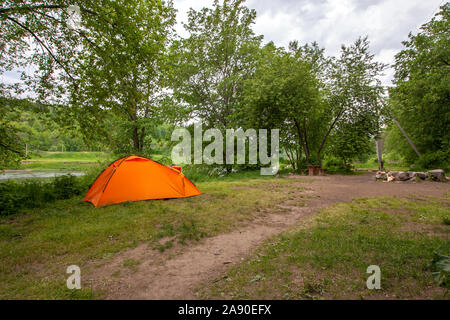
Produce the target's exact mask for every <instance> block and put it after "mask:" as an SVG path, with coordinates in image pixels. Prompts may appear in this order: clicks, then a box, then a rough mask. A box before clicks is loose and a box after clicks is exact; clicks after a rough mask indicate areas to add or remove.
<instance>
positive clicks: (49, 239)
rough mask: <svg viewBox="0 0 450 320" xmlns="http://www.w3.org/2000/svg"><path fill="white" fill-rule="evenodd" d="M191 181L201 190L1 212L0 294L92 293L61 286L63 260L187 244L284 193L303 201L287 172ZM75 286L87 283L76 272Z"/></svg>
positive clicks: (78, 261)
mask: <svg viewBox="0 0 450 320" xmlns="http://www.w3.org/2000/svg"><path fill="white" fill-rule="evenodd" d="M237 177H238V174H236V178H237ZM197 186H198V187H199V189H200V190H201V191H202V192H203V194H202V195H200V196H196V197H191V198H185V199H171V200H151V201H140V202H126V203H122V204H118V205H113V206H107V207H101V208H94V207H93V206H92V205H91V204H89V203H86V202H82V201H81V197H77V198H72V199H68V200H58V201H56V202H54V203H52V204H50V205H48V206H46V207H44V208H39V209H34V210H24V211H22V212H21V213H19V214H15V215H11V216H6V217H1V218H0V298H1V299H6V298H8V299H18V298H26V299H28V298H32V299H36V298H39V299H43V298H45V299H60V298H62V299H66V298H95V297H98V296H99V295H100V293H98V292H92V290H90V289H89V290H88V289H86V290H84V291H81V292H78V293H73V292H72V291H69V290H67V289H65V281H66V279H67V276H68V275H66V273H65V270H66V268H67V266H69V265H72V264H75V265H79V266H80V267H81V269H82V270H83V267H84V266H86V265H87V264H88V263H89V262H90V261H108V259H109V258H111V257H112V255H113V254H114V253H117V252H119V251H121V250H125V249H127V248H133V247H135V246H137V245H138V244H139V243H142V242H146V243H148V244H149V245H150V246H153V247H155V248H156V249H160V250H165V249H167V248H169V247H170V245H168V244H167V243H168V242H167V241H166V240H167V239H169V241H171V242H172V243H181V244H188V243H190V242H193V241H194V242H195V241H196V240H199V239H201V238H202V237H207V236H213V235H216V234H219V233H222V232H227V231H231V230H233V229H235V228H237V227H241V226H243V225H245V224H247V223H249V222H250V221H251V220H253V219H255V218H256V217H259V216H262V215H265V214H266V212H267V211H268V210H270V211H271V212H273V211H279V212H283V211H284V210H285V209H283V208H278V207H277V204H278V203H280V202H282V201H284V200H291V201H298V202H301V201H302V200H301V199H300V197H298V196H297V195H298V194H300V193H301V191H302V187H301V186H299V185H297V184H293V183H292V181H291V180H290V179H276V178H273V177H272V178H254V179H247V180H244V181H242V180H240V181H238V180H233V179H232V177H229V178H228V179H224V180H220V179H218V180H216V181H212V182H202V183H198V184H197ZM267 190H270V192H267ZM158 246H159V247H161V246H165V247H163V248H159V247H158ZM127 266H128V267H129V266H131V267H133V263H131V262H130V263H128V264H127ZM82 287H83V288H89V283H84V282H83V277H82ZM72 295H75V296H72Z"/></svg>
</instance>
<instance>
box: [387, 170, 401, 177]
mask: <svg viewBox="0 0 450 320" xmlns="http://www.w3.org/2000/svg"><path fill="white" fill-rule="evenodd" d="M398 174H399V172H398V171H389V172H388V174H387V175H388V177H394V179H397V177H398Z"/></svg>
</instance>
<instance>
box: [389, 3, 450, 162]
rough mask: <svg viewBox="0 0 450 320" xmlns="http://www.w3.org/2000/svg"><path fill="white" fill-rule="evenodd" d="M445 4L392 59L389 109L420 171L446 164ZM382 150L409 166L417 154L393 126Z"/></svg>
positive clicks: (449, 52)
mask: <svg viewBox="0 0 450 320" xmlns="http://www.w3.org/2000/svg"><path fill="white" fill-rule="evenodd" d="M449 18H450V3H446V4H445V5H443V6H442V7H441V11H440V12H439V13H438V14H436V16H435V17H434V18H433V19H432V20H431V21H429V22H428V23H426V24H424V25H423V26H422V27H421V31H420V32H419V33H417V34H416V35H413V34H410V35H409V40H408V41H404V42H403V45H404V47H405V48H404V49H403V50H402V51H401V52H400V53H398V54H397V55H396V62H395V71H396V73H395V79H394V80H395V81H394V83H395V87H394V88H392V89H391V91H390V100H389V106H390V108H391V110H392V116H393V117H395V118H396V119H397V120H398V122H399V123H400V125H401V126H402V127H403V128H404V130H405V131H406V133H407V134H408V135H409V136H410V138H411V140H412V141H413V142H414V144H415V145H416V147H417V149H418V150H419V152H420V153H421V154H422V156H423V157H424V159H419V160H418V161H419V163H420V164H421V165H422V166H425V167H426V168H432V167H436V166H444V167H448V166H449V162H448V159H450V130H449V128H450V105H449V103H448V101H449V96H450V87H449V85H448V84H449V82H450V74H449V72H448V68H449V63H450V62H449V57H450V31H449V30H450V19H449ZM387 141H388V146H387V147H388V148H390V149H391V150H395V151H397V152H399V153H400V154H401V155H402V156H404V157H405V159H406V160H407V161H408V162H409V163H414V162H416V161H417V155H416V154H415V152H414V151H413V150H412V149H411V147H410V146H409V145H408V143H407V141H406V140H405V138H404V137H403V136H402V135H401V134H400V132H399V130H398V129H397V128H396V127H395V125H394V124H391V125H390V129H389V130H388V140H387Z"/></svg>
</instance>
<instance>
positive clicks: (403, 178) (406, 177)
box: [395, 171, 410, 181]
mask: <svg viewBox="0 0 450 320" xmlns="http://www.w3.org/2000/svg"><path fill="white" fill-rule="evenodd" d="M395 179H396V180H399V181H406V180H409V179H410V176H409V173H408V172H403V171H400V172H399V173H398V175H397V177H395Z"/></svg>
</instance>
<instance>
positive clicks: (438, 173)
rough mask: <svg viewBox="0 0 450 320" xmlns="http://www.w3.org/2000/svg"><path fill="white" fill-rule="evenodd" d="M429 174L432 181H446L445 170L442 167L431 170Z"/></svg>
mask: <svg viewBox="0 0 450 320" xmlns="http://www.w3.org/2000/svg"><path fill="white" fill-rule="evenodd" d="M430 174H431V179H433V181H441V182H446V181H447V179H446V178H445V172H444V170H442V169H435V170H431V171H430Z"/></svg>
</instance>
